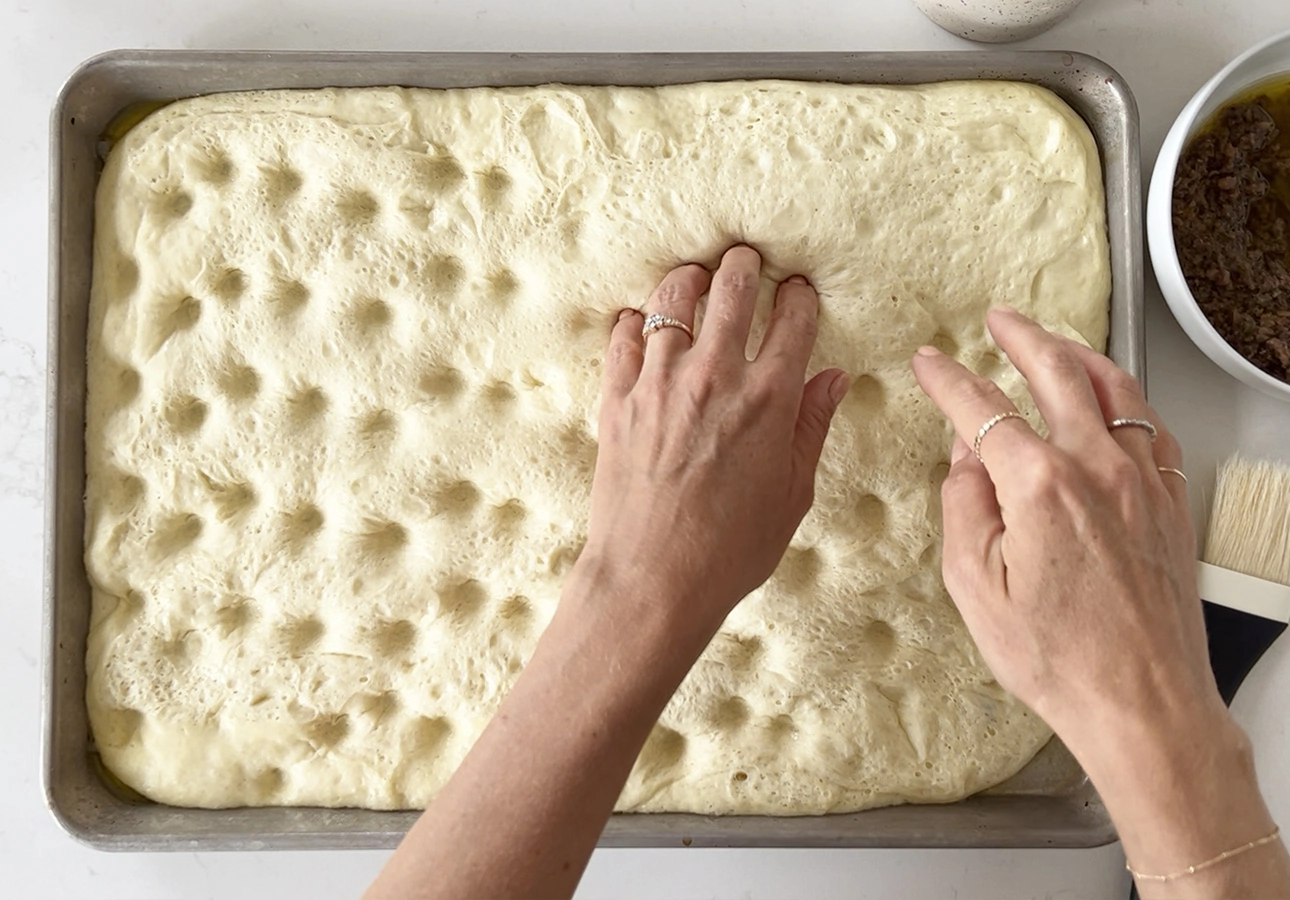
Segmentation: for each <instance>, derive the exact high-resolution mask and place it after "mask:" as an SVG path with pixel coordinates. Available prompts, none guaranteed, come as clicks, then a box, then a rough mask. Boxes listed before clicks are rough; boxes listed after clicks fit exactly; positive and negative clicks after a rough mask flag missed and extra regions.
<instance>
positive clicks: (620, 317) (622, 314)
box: [616, 308, 640, 322]
mask: <svg viewBox="0 0 1290 900" xmlns="http://www.w3.org/2000/svg"><path fill="white" fill-rule="evenodd" d="M639 315H640V312H639V311H637V310H634V309H630V308H628V309H623V310H619V312H618V319H617V320H616V321H619V322H621V321H622V320H623V319H625V318H627V317H628V316H639Z"/></svg>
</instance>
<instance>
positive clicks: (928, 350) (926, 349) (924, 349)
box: [914, 344, 945, 357]
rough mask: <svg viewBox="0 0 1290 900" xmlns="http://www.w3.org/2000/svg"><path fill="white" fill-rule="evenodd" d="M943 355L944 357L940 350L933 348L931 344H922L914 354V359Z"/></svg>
mask: <svg viewBox="0 0 1290 900" xmlns="http://www.w3.org/2000/svg"><path fill="white" fill-rule="evenodd" d="M944 355H945V354H944V353H942V352H941V351H940V350H938V349H936V348H935V347H933V346H932V345H931V344H924V345H923V346H921V347H919V348H918V350H916V351H915V352H914V356H915V357H919V356H922V357H936V356H944Z"/></svg>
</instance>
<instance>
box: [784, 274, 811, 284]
mask: <svg viewBox="0 0 1290 900" xmlns="http://www.w3.org/2000/svg"><path fill="white" fill-rule="evenodd" d="M784 280H785V281H791V282H792V283H793V284H810V282H809V281H807V280H806V276H805V275H789V276H788V278H786V279H784Z"/></svg>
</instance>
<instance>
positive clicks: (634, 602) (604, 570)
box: [543, 551, 721, 709]
mask: <svg viewBox="0 0 1290 900" xmlns="http://www.w3.org/2000/svg"><path fill="white" fill-rule="evenodd" d="M656 568H659V569H661V568H663V567H656ZM703 599H704V598H703V597H702V596H701V595H700V593H699V592H697V591H695V590H694V589H693V587H687V586H684V585H680V584H676V583H674V582H673V580H672V579H670V578H669V577H668V574H667V573H666V572H663V571H659V572H651V571H649V570H642V569H640V568H637V567H635V566H632V565H624V564H622V563H621V562H620V561H618V560H616V559H615V558H613V557H612V556H606V555H600V554H597V553H594V552H590V551H587V552H584V553H583V554H582V556H581V557H580V558H579V560H578V562H577V563H576V564H575V565H574V567H573V569H572V570H570V572H569V575H568V577H567V579H566V580H565V584H564V586H563V588H562V589H561V592H560V604H559V606H558V608H557V609H556V613H555V617H554V618H553V619H552V622H551V627H550V628H549V629H548V633H547V635H545V636H544V638H543V641H544V642H547V641H548V638H549V640H550V641H553V642H554V641H558V642H560V643H562V644H564V645H566V648H569V647H573V646H577V647H578V648H579V652H592V653H595V654H597V655H601V656H603V657H604V658H605V659H606V660H607V661H611V662H612V666H613V668H614V670H615V672H616V673H618V674H622V675H623V676H624V677H625V679H627V680H632V681H634V683H635V684H637V685H638V686H641V687H646V688H648V689H649V692H650V693H658V694H659V695H660V696H661V697H662V700H661V702H660V703H659V706H660V709H661V707H662V705H663V704H664V703H666V701H667V699H668V698H670V697H671V695H672V693H673V692H674V691H675V690H676V688H677V687H678V686H679V685H680V683H681V681H682V680H683V679H684V678H685V676H686V674H687V673H688V672H689V670H690V668H691V666H693V665H694V662H695V660H697V659H698V658H699V655H700V654H702V653H703V650H704V648H705V647H707V645H708V643H709V642H710V641H711V640H712V636H713V635H714V634H715V633H716V630H717V628H719V627H720V625H721V620H719V619H718V620H716V621H712V618H713V617H712V616H710V615H708V614H706V612H705V607H708V606H710V604H705V603H704V602H703Z"/></svg>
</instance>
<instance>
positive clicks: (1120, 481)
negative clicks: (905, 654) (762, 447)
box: [913, 309, 1290, 896]
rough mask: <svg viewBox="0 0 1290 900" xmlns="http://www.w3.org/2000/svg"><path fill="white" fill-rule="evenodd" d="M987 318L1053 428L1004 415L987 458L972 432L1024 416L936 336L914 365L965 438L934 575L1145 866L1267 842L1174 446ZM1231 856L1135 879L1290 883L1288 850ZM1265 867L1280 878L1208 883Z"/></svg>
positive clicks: (1094, 380) (1120, 377)
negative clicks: (1199, 580) (941, 348)
mask: <svg viewBox="0 0 1290 900" xmlns="http://www.w3.org/2000/svg"><path fill="white" fill-rule="evenodd" d="M988 324H989V328H990V331H991V333H992V334H993V335H994V338H995V340H996V342H997V343H998V345H999V346H1000V348H1002V349H1003V350H1004V352H1006V353H1007V354H1008V358H1009V359H1010V360H1011V361H1012V363H1013V364H1014V365H1015V366H1016V367H1017V369H1018V370H1019V371H1020V372H1021V374H1022V375H1023V376H1025V378H1026V380H1027V382H1028V386H1029V389H1030V393H1031V396H1032V397H1033V398H1034V401H1035V405H1036V406H1037V407H1038V409H1039V412H1040V413H1041V414H1042V416H1043V417H1044V421H1045V422H1046V423H1047V426H1048V437H1047V439H1044V438H1041V437H1040V436H1039V435H1038V434H1037V433H1035V432H1034V431H1033V430H1032V429H1031V428H1030V426H1029V425H1027V424H1026V423H1025V421H1023V420H1021V419H1018V418H1006V419H1002V420H1000V421H998V422H997V423H996V424H995V425H994V426H993V427H992V428H990V429H989V431H988V432H987V433H986V434H985V435H984V437H983V438H982V440H981V446H980V453H981V459H980V460H978V459H977V457H976V455H975V454H974V453H973V451H972V448H971V447H970V446H969V444H970V442H971V441H972V440H973V439H974V438H975V437H976V436H977V434H978V431H979V429H980V428H981V427H982V426H983V425H984V424H985V423H986V422H987V421H989V420H990V419H991V418H992V417H994V416H996V415H998V414H999V413H1006V412H1015V407H1014V406H1013V404H1012V403H1011V401H1010V400H1009V399H1008V398H1007V397H1006V396H1005V395H1004V394H1003V392H1002V391H1000V390H999V388H998V387H996V386H995V385H994V384H993V383H991V382H989V381H987V380H985V379H983V378H979V377H977V376H976V375H974V374H972V373H971V372H969V371H968V370H967V369H966V368H964V367H963V366H961V365H960V364H959V363H957V362H955V361H954V360H953V359H951V358H949V357H948V356H945V355H944V354H942V353H940V352H938V351H937V350H935V349H934V348H931V347H924V348H922V349H921V350H920V351H919V353H918V355H917V356H916V357H915V358H914V363H913V365H914V373H915V375H916V376H917V378H918V381H919V384H920V385H921V386H922V388H923V390H924V391H926V392H927V394H928V396H930V397H931V399H932V400H933V401H934V402H935V403H936V404H937V405H938V406H939V407H940V408H941V410H942V411H943V412H944V413H945V414H946V415H947V416H948V417H949V418H950V420H951V421H952V422H953V424H954V428H955V430H956V431H957V432H958V435H959V436H958V437H957V438H956V439H955V445H954V450H953V454H952V455H953V459H952V464H951V467H950V472H949V475H948V476H947V477H946V479H945V484H944V487H943V489H942V500H943V509H944V531H945V545H944V557H943V569H944V577H945V584H946V586H947V588H948V589H949V592H950V594H951V596H952V597H953V598H954V602H955V604H956V605H957V606H958V608H959V611H960V612H961V613H962V615H963V620H964V622H965V623H966V625H967V627H968V629H969V630H970V631H971V633H972V636H973V637H974V638H975V640H976V642H977V645H978V646H979V648H980V650H981V653H982V655H983V656H984V657H985V660H986V662H987V663H988V664H989V666H990V668H991V669H992V670H993V672H994V673H995V676H996V677H997V678H998V679H999V682H1000V684H1001V685H1003V686H1004V687H1005V688H1007V689H1008V690H1010V691H1012V692H1013V693H1014V694H1015V695H1016V696H1017V697H1018V698H1020V699H1021V700H1022V701H1023V702H1025V703H1026V704H1027V705H1028V706H1030V707H1031V708H1032V709H1034V710H1035V712H1037V713H1038V714H1039V715H1040V716H1042V717H1043V718H1044V719H1045V720H1046V721H1047V722H1048V723H1049V725H1051V726H1052V727H1053V730H1054V731H1056V732H1057V734H1058V735H1059V736H1060V737H1061V738H1062V739H1063V741H1064V742H1065V743H1066V745H1067V746H1068V747H1069V748H1070V750H1071V752H1072V753H1073V754H1074V755H1075V756H1076V758H1077V759H1079V761H1080V763H1081V764H1082V765H1083V766H1084V769H1085V771H1086V772H1088V774H1089V776H1090V778H1091V779H1092V780H1093V783H1094V785H1095V786H1096V787H1097V788H1098V791H1099V793H1100V794H1101V795H1102V798H1103V800H1104V801H1105V802H1106V805H1107V808H1108V810H1109V812H1110V813H1111V816H1112V818H1113V819H1114V821H1115V824H1116V827H1117V829H1118V831H1119V833H1120V836H1121V838H1122V839H1123V841H1124V844H1125V848H1126V852H1127V854H1128V857H1129V859H1130V861H1131V862H1132V863H1133V865H1134V867H1135V868H1136V869H1138V870H1139V871H1147V872H1153V873H1154V872H1159V873H1165V872H1173V871H1176V870H1178V869H1185V868H1186V867H1187V866H1189V865H1193V864H1195V863H1198V862H1201V861H1203V860H1205V859H1208V858H1210V857H1212V856H1215V855H1217V854H1219V853H1221V852H1223V851H1224V850H1228V849H1231V848H1233V847H1237V846H1240V845H1241V844H1242V843H1244V842H1247V841H1251V840H1254V839H1256V838H1259V837H1262V836H1263V835H1266V834H1268V833H1269V832H1271V830H1272V828H1273V825H1272V821H1271V818H1270V817H1269V815H1268V813H1267V809H1266V807H1265V806H1264V804H1263V801H1262V798H1261V797H1260V795H1259V792H1258V787H1257V784H1256V782H1255V779H1254V773H1253V763H1252V758H1251V754H1250V749H1249V742H1248V739H1247V738H1246V737H1245V735H1244V733H1243V732H1242V731H1241V729H1240V728H1239V727H1238V726H1237V725H1236V724H1235V722H1234V720H1232V718H1231V716H1230V715H1229V713H1228V711H1227V708H1226V707H1225V706H1224V704H1223V701H1222V698H1221V697H1220V696H1219V693H1218V689H1217V687H1216V686H1215V683H1214V678H1213V675H1212V673H1211V671H1210V668H1209V654H1208V649H1207V646H1206V640H1205V625H1204V620H1203V617H1202V613H1201V605H1200V600H1199V598H1198V596H1197V590H1196V577H1195V558H1196V557H1195V538H1194V535H1193V532H1192V527H1191V520H1190V516H1189V514H1188V510H1187V498H1186V490H1185V483H1184V481H1183V479H1182V478H1181V477H1179V476H1178V475H1177V474H1176V473H1174V472H1170V471H1165V469H1180V468H1181V466H1182V454H1181V451H1180V449H1179V447H1178V442H1177V441H1176V440H1175V439H1174V438H1173V436H1172V435H1171V434H1170V433H1169V431H1168V429H1166V428H1165V426H1164V423H1163V422H1161V421H1160V418H1159V416H1157V415H1156V413H1155V411H1154V410H1153V409H1152V408H1151V407H1150V406H1149V405H1148V404H1147V402H1146V398H1145V396H1144V395H1143V392H1142V389H1141V387H1140V385H1139V384H1138V382H1137V381H1136V380H1135V379H1134V378H1132V377H1131V376H1130V375H1128V374H1127V373H1125V372H1123V371H1122V370H1120V369H1119V368H1117V367H1116V366H1115V365H1114V364H1113V363H1112V362H1111V361H1110V360H1108V359H1107V358H1106V357H1104V356H1102V355H1100V354H1098V353H1095V352H1094V351H1092V350H1090V349H1089V348H1087V347H1084V346H1083V345H1081V344H1078V343H1076V342H1074V341H1071V340H1068V339H1066V338H1062V337H1058V336H1056V335H1052V334H1049V333H1048V332H1047V331H1045V330H1044V329H1043V328H1041V327H1040V326H1039V325H1037V324H1035V323H1034V322H1032V321H1031V320H1030V319H1028V318H1026V317H1025V316H1022V315H1021V314H1019V313H1017V312H1015V311H1013V310H1011V309H996V310H993V311H991V313H990V315H989V319H988ZM1114 419H1140V420H1147V421H1149V422H1151V423H1153V425H1154V426H1155V430H1156V432H1157V437H1156V440H1155V441H1154V442H1153V441H1152V440H1151V432H1150V430H1148V429H1147V428H1145V427H1141V426H1134V425H1126V426H1121V427H1118V428H1115V429H1111V428H1109V427H1108V423H1109V422H1111V421H1112V420H1114ZM1237 859H1238V858H1237V857H1233V858H1232V860H1231V861H1230V862H1225V863H1223V865H1222V866H1218V867H1215V868H1214V869H1207V870H1206V873H1208V874H1204V875H1202V874H1197V875H1193V876H1188V877H1187V879H1186V883H1184V882H1183V881H1172V880H1171V881H1170V882H1168V883H1166V884H1163V885H1162V884H1157V883H1155V882H1151V881H1144V882H1141V883H1140V887H1141V888H1142V890H1143V893H1144V895H1148V896H1149V895H1152V894H1153V893H1154V892H1155V890H1158V889H1159V888H1161V887H1163V888H1165V889H1166V890H1167V891H1168V892H1170V893H1171V894H1172V895H1175V896H1182V895H1190V894H1192V893H1193V892H1198V895H1203V894H1206V893H1208V894H1211V895H1213V894H1215V893H1222V894H1223V895H1227V893H1228V892H1230V891H1237V892H1239V889H1240V888H1241V887H1242V886H1247V887H1251V888H1260V889H1267V888H1274V889H1277V888H1287V887H1290V882H1286V881H1278V880H1277V879H1278V878H1287V879H1290V874H1287V873H1290V867H1288V864H1287V863H1286V857H1285V851H1284V849H1283V848H1281V846H1280V844H1277V845H1276V846H1275V848H1274V847H1273V846H1272V845H1270V844H1268V845H1263V846H1261V847H1259V848H1257V849H1255V850H1251V851H1250V852H1249V857H1248V858H1247V859H1245V860H1243V862H1242V863H1241V864H1237ZM1259 864H1267V865H1269V866H1272V868H1271V869H1268V870H1267V871H1265V872H1264V874H1265V875H1270V876H1272V880H1270V881H1269V880H1258V879H1256V880H1255V881H1253V882H1248V883H1247V882H1224V881H1221V880H1219V881H1216V880H1215V879H1222V878H1223V877H1225V875H1229V874H1232V873H1236V874H1237V875H1241V876H1242V877H1244V875H1248V874H1249V872H1248V871H1247V870H1246V869H1244V868H1243V866H1248V865H1259ZM1278 866H1279V867H1280V868H1279V869H1278V868H1277V867H1278ZM1274 870H1275V871H1274ZM1256 874H1257V873H1256ZM1265 893H1267V894H1268V895H1272V893H1274V891H1267V890H1265Z"/></svg>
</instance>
